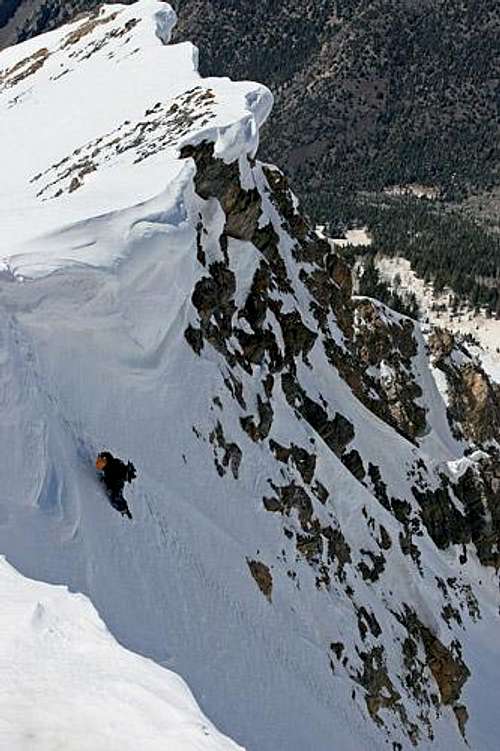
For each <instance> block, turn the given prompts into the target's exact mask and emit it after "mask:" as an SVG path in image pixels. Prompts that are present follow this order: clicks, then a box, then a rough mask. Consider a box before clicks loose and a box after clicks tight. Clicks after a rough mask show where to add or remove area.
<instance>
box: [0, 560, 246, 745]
mask: <svg viewBox="0 0 500 751" xmlns="http://www.w3.org/2000/svg"><path fill="white" fill-rule="evenodd" d="M0 597H1V600H2V613H1V615H0V628H1V633H2V638H1V640H0V674H1V676H2V680H1V684H0V748H2V749H5V751H7V750H8V751H55V749H59V748H60V749H64V751H98V750H101V749H102V751H128V750H130V751H138V749H141V751H165V749H168V751H238V749H240V751H242V749H241V747H240V746H237V745H236V744H235V743H233V742H232V741H230V740H228V739H226V738H224V737H223V736H222V735H221V734H220V733H219V732H218V731H217V730H216V729H215V728H214V727H213V725H212V724H211V723H210V722H209V721H208V720H207V719H206V718H205V717H204V716H203V715H202V713H201V712H200V710H199V708H198V707H197V705H196V703H195V701H194V699H193V697H192V695H191V693H190V691H189V689H188V688H187V686H186V684H185V683H184V681H182V680H181V679H180V678H179V677H178V676H177V675H175V673H172V672H171V671H169V670H166V669H165V668H162V667H160V666H159V665H156V664H155V663H154V662H152V661H151V660H148V659H146V658H145V657H141V656H139V655H136V654H133V653H132V652H128V651H127V650H126V649H124V647H122V646H120V645H119V644H118V643H117V642H116V641H115V639H114V638H113V637H112V636H111V634H110V633H109V632H108V630H107V629H106V627H105V625H104V623H103V622H102V620H101V619H100V618H99V616H98V614H97V613H96V611H95V609H94V607H93V606H92V605H91V604H90V602H89V601H88V599H87V598H86V597H84V596H83V595H80V594H70V593H69V592H68V591H67V589H66V588H65V587H56V586H54V585H50V584H42V583H40V582H35V581H31V580H29V579H26V578H24V577H23V576H21V575H20V574H19V573H18V572H17V571H15V570H14V569H13V568H12V567H11V566H9V564H8V563H6V561H5V559H4V558H0Z"/></svg>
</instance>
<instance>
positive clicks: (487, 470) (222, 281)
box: [182, 143, 500, 747]
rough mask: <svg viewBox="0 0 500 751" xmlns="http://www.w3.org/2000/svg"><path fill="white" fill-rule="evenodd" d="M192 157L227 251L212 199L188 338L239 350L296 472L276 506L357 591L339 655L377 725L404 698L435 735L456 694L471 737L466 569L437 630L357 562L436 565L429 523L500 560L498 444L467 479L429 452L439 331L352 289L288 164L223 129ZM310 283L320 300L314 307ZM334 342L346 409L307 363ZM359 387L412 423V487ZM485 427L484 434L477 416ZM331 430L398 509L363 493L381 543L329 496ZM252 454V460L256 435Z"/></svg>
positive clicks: (266, 436)
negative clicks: (282, 433)
mask: <svg viewBox="0 0 500 751" xmlns="http://www.w3.org/2000/svg"><path fill="white" fill-rule="evenodd" d="M182 157H183V158H192V159H194V161H195V163H196V168H197V173H196V177H195V186H196V192H197V194H198V196H200V197H201V198H202V199H203V202H206V203H205V205H207V204H210V205H212V204H213V201H214V200H215V201H216V202H217V203H218V205H219V206H220V207H221V209H222V212H223V221H222V222H219V226H220V228H221V229H220V237H219V256H218V259H217V260H210V255H211V254H212V257H213V255H214V253H213V248H212V249H211V250H210V249H209V247H208V238H209V237H211V230H210V227H208V226H206V225H205V221H206V220H205V218H204V215H203V209H202V210H201V211H200V213H199V224H198V260H199V262H200V270H201V276H200V279H199V281H198V282H197V283H196V286H195V288H194V291H193V294H192V299H191V301H192V305H193V309H194V311H195V316H194V318H193V319H191V323H190V324H189V325H188V327H187V329H186V332H185V336H186V340H187V342H188V343H189V345H190V346H191V348H192V349H193V351H194V352H195V353H196V355H197V356H199V357H203V356H204V355H205V352H206V348H207V347H208V348H210V347H213V348H215V349H216V351H217V352H218V353H219V355H220V356H221V357H222V361H223V362H224V363H225V365H226V366H227V373H226V376H225V384H226V387H227V389H228V391H229V392H230V394H231V397H232V398H233V399H234V400H235V401H236V402H237V403H238V405H239V407H240V408H241V410H242V412H243V414H242V417H241V418H240V424H241V427H242V429H243V430H244V432H245V433H246V434H247V436H248V437H249V438H250V440H251V441H252V442H254V443H256V444H259V445H260V446H261V447H262V451H268V452H269V454H270V455H271V456H272V457H273V459H274V460H275V461H276V462H277V463H278V466H280V465H281V466H282V468H283V469H281V475H282V479H281V481H280V480H278V479H276V478H271V477H270V478H269V480H268V484H269V492H268V493H267V494H266V495H265V496H264V497H263V499H262V504H263V508H264V509H265V510H266V511H267V512H269V513H270V514H271V515H272V516H273V517H274V518H276V517H277V518H281V519H282V521H283V534H284V537H285V538H286V540H287V541H289V542H292V543H293V544H294V546H295V556H296V560H297V561H301V560H302V561H304V563H305V564H306V565H307V566H308V567H309V568H310V569H311V570H312V571H313V572H314V577H315V578H314V581H315V586H316V588H317V589H318V590H319V591H323V592H331V591H342V592H343V593H344V597H346V598H347V602H348V603H350V606H351V607H352V613H353V617H354V618H355V623H356V624H357V632H358V635H359V636H358V640H357V645H356V647H355V652H356V655H357V658H356V661H355V662H357V666H355V664H354V663H352V662H351V658H350V657H348V656H347V655H346V653H345V651H344V645H343V642H332V645H333V646H332V648H331V649H332V652H331V658H330V664H331V669H332V671H334V673H337V672H338V671H339V670H342V671H345V672H346V673H347V675H348V676H349V678H350V680H351V681H352V682H353V684H355V685H357V686H359V687H361V689H362V690H363V692H364V701H365V704H366V709H367V712H368V715H369V716H370V717H371V718H372V720H373V721H374V723H375V724H376V725H377V726H379V727H380V728H381V729H383V730H384V731H387V728H388V725H387V713H391V714H392V715H393V716H394V717H395V718H396V719H397V722H398V723H399V725H400V727H402V728H404V732H405V734H406V738H407V740H408V741H409V743H410V744H411V745H418V743H419V741H420V740H422V739H423V737H427V738H428V739H430V740H432V738H433V737H434V730H433V723H434V719H433V718H434V717H435V715H436V714H437V713H439V711H440V710H439V706H440V704H442V705H444V706H446V705H451V706H452V708H453V712H454V718H455V720H456V723H457V732H458V733H459V734H462V736H463V737H464V738H465V737H466V722H467V717H468V712H467V708H466V706H464V705H463V704H460V703H459V701H460V697H461V691H462V688H463V686H464V684H465V683H466V682H467V680H468V679H469V676H470V671H469V668H468V667H467V664H466V662H465V661H464V659H463V656H462V653H461V647H460V633H458V634H457V630H456V627H457V626H459V627H460V628H462V626H463V624H464V622H465V619H470V620H471V622H473V621H475V620H476V618H477V617H480V613H479V610H478V605H477V601H476V600H475V597H474V594H473V592H472V590H471V589H470V587H469V585H460V584H458V583H457V582H456V580H454V579H453V577H449V578H448V584H446V583H445V582H444V581H443V580H441V579H439V577H436V580H435V582H434V586H435V592H437V593H438V597H439V598H440V599H441V616H440V617H441V619H442V622H443V624H445V626H446V628H447V629H451V630H453V633H454V639H447V638H446V634H438V632H437V631H436V624H435V623H434V624H433V625H432V626H431V625H430V624H425V623H424V622H423V621H422V620H421V617H420V615H419V614H418V613H416V612H415V611H413V610H411V611H410V610H409V609H408V608H407V609H406V610H405V607H406V606H404V607H403V610H402V611H401V612H403V613H404V615H398V613H397V612H396V610H398V609H399V610H401V607H402V605H401V604H400V606H399V608H398V609H396V610H390V611H386V614H385V621H381V620H380V618H379V617H377V616H376V615H375V613H374V612H372V611H371V610H370V609H369V608H367V607H366V606H365V605H364V604H362V601H360V599H359V597H358V596H357V595H356V585H354V584H353V579H352V576H353V573H354V572H355V576H356V577H360V578H361V580H362V581H363V582H364V583H365V586H369V587H370V586H371V587H374V586H381V587H382V588H383V587H384V584H383V582H384V580H385V578H386V576H387V575H388V566H389V570H390V568H391V565H393V564H389V561H390V560H391V556H392V555H393V554H396V553H397V554H398V555H402V556H403V558H405V559H406V560H407V561H408V564H407V565H410V566H413V567H414V572H415V573H414V575H415V576H416V577H420V578H421V579H422V580H423V579H424V578H425V567H426V561H425V557H424V554H423V552H422V548H421V541H422V539H423V538H424V537H426V536H428V537H429V538H430V539H431V540H432V541H433V544H434V545H435V546H436V547H437V548H439V549H442V550H445V549H449V548H450V547H453V546H457V548H458V550H461V551H462V553H461V555H462V558H463V562H465V561H466V560H467V553H466V549H467V547H468V546H469V544H473V545H474V546H475V549H476V551H477V553H478V555H479V558H480V560H481V561H482V562H483V563H484V564H485V565H494V566H498V554H497V550H498V543H499V537H498V519H499V514H498V492H499V484H500V483H499V480H498V474H497V467H498V465H497V464H496V460H495V459H494V458H493V457H492V456H490V457H489V459H488V460H487V461H486V463H484V462H483V464H482V465H479V464H477V463H476V464H475V465H474V467H473V469H471V470H470V472H468V473H465V474H463V475H462V476H461V477H460V478H458V480H456V478H451V479H450V477H448V476H447V474H446V472H445V471H443V469H442V468H440V467H439V466H438V463H436V464H435V463H434V462H433V459H431V458H430V457H428V456H426V454H425V453H424V452H421V450H420V445H421V443H423V442H424V441H425V440H426V436H427V435H428V434H429V433H431V432H432V430H433V427H432V423H431V422H429V410H428V408H427V406H426V399H427V398H429V397H428V393H427V392H428V388H429V387H428V384H426V383H425V380H424V379H423V373H422V367H423V362H422V357H425V344H424V342H423V340H422V337H421V335H420V334H419V332H418V331H417V326H416V324H415V323H414V322H412V321H410V320H409V319H406V318H404V317H402V316H398V315H397V314H395V313H393V312H392V311H390V310H388V309H387V308H385V307H384V306H383V305H381V304H379V303H377V302H375V301H373V300H367V299H358V298H353V297H352V284H351V273H350V269H349V267H348V266H346V264H345V262H344V261H343V260H342V259H341V258H340V257H338V256H337V255H336V254H335V253H333V252H332V250H331V248H330V247H329V245H328V244H327V243H325V242H324V241H322V240H320V239H318V238H317V237H315V235H314V234H313V233H312V232H311V230H310V228H309V227H308V225H307V222H306V220H305V219H304V218H303V217H302V216H301V215H300V213H299V212H298V211H297V205H296V202H295V199H294V197H293V195H292V193H291V191H290V189H289V186H288V183H287V180H286V178H285V177H284V176H283V175H282V174H281V173H280V172H279V171H278V170H276V169H275V168H271V167H269V166H265V167H264V166H261V165H259V164H258V163H253V162H250V161H249V162H248V165H247V172H246V177H245V187H244V185H243V182H242V179H241V173H240V172H239V171H238V168H237V166H236V165H235V164H233V165H226V164H222V163H220V162H218V161H217V160H216V159H214V156H213V153H212V148H211V146H210V145H209V144H206V143H204V144H201V145H199V146H197V147H189V148H187V149H184V151H183V152H182ZM249 186H252V187H249ZM211 212H212V214H213V208H212V209H211ZM264 217H267V219H264ZM269 217H271V219H269ZM235 242H236V245H235ZM237 251H238V252H241V253H247V254H249V255H250V254H252V258H253V267H254V272H253V275H251V276H250V277H249V281H248V282H247V283H246V289H247V292H246V294H245V295H242V294H241V293H240V292H239V289H240V286H241V280H240V279H239V277H238V272H235V271H233V264H232V261H233V254H234V253H236V252H237ZM245 273H246V274H247V275H248V271H246V272H245ZM304 299H305V300H307V301H308V302H307V305H306V306H305V307H304V302H303V301H304ZM301 301H302V302H301ZM432 346H433V347H434V351H435V352H437V351H440V352H441V354H440V357H441V358H449V356H450V353H451V352H452V350H453V342H451V341H450V340H449V338H448V337H447V335H443V336H441V338H440V339H439V344H438V343H437V339H436V342H435V343H434V344H433V345H432ZM319 358H322V362H323V365H322V366H321V367H324V364H325V363H326V365H327V368H328V369H329V372H330V375H329V378H331V379H332V381H333V382H336V383H338V388H339V389H341V392H342V394H344V395H345V396H346V399H345V409H344V411H343V410H342V409H341V408H340V405H341V402H342V398H340V399H339V400H338V402H337V403H338V405H339V407H338V408H337V407H336V406H332V404H330V403H329V402H328V400H327V399H326V398H325V397H324V395H323V394H322V392H321V391H319V390H318V391H316V392H315V389H314V387H313V388H312V389H311V380H310V378H309V377H308V376H307V373H314V372H315V368H319V367H320V366H319ZM476 376H477V377H476V378H472V377H471V376H470V374H469V371H468V370H465V371H464V372H461V371H460V377H461V382H462V383H463V384H464V387H463V388H464V389H467V390H468V393H470V394H471V397H470V398H471V399H472V396H474V399H475V400H476V401H475V404H482V405H484V409H486V408H487V407H486V404H490V403H491V402H490V401H489V400H490V399H492V398H493V396H492V395H493V393H494V392H493V387H492V386H491V384H489V383H488V382H487V380H486V379H485V380H483V378H482V376H481V374H479V375H478V374H476ZM478 379H479V380H478ZM250 383H253V384H254V386H253V388H254V392H253V394H250V392H249V384H250ZM424 384H425V389H426V390H424ZM346 389H347V390H346ZM314 392H315V393H314ZM486 392H487V394H488V396H485V393H486ZM332 393H333V394H334V393H335V390H333V391H331V392H330V396H331V395H332ZM278 394H281V395H282V396H283V397H284V404H285V405H286V408H287V409H288V410H289V411H290V413H291V415H294V416H295V418H296V419H297V420H299V421H300V422H303V423H305V424H306V425H307V426H308V430H310V431H311V438H310V445H309V446H307V447H306V446H304V445H297V444H296V443H294V442H290V443H288V444H287V443H284V442H283V440H282V439H281V440H278V439H277V438H276V437H275V435H276V434H275V430H276V426H275V420H276V414H277V411H278V412H280V411H281V410H282V409H283V406H280V407H279V409H278V407H277V399H278ZM347 394H349V397H348V398H347ZM352 399H354V400H355V402H356V403H357V404H358V405H360V406H359V407H358V408H356V409H364V410H365V415H371V419H376V420H379V421H382V423H383V424H385V425H386V432H387V431H389V432H388V433H387V435H389V434H392V435H394V436H399V437H398V439H397V440H398V441H401V440H403V441H404V440H405V439H406V441H407V444H406V445H407V446H408V455H409V456H410V455H411V456H413V459H412V460H411V461H409V463H408V464H407V465H406V467H403V466H401V471H402V472H405V473H406V481H407V489H406V491H405V492H403V494H402V495H401V491H400V494H399V495H398V494H396V493H395V492H394V487H395V486H394V482H392V483H391V481H390V479H389V474H388V472H387V468H386V466H385V460H384V459H383V460H382V462H381V463H380V464H377V463H376V462H375V461H370V455H371V452H372V450H373V446H372V447H371V448H370V447H369V446H367V444H366V443H364V444H363V441H362V438H361V436H360V433H359V431H358V429H357V428H356V426H355V424H354V422H353V420H352V419H350V411H351V407H349V406H348V404H349V403H351V404H352V402H351V400H352ZM278 401H279V399H278ZM252 404H253V405H254V406H253V408H252ZM361 405H362V406H361ZM464 405H465V406H464V407H463V410H462V413H461V414H462V419H463V420H464V424H467V425H469V426H470V428H469V429H470V430H474V428H473V427H472V425H473V423H472V413H473V411H474V410H475V407H473V406H472V402H467V403H465V402H464ZM430 417H431V418H432V415H430ZM476 417H477V414H476ZM366 419H370V418H368V417H366ZM474 434H475V435H476V436H478V437H479V436H480V435H484V433H480V432H478V431H477V429H475V432H474ZM467 435H470V433H468V434H467ZM449 440H450V441H451V440H452V437H451V434H450V437H449ZM319 444H321V445H322V446H325V447H326V449H327V451H329V452H331V455H333V456H334V457H337V458H338V459H340V461H341V462H342V464H343V465H344V467H345V468H346V470H347V471H348V472H349V473H350V474H351V475H352V477H353V478H354V479H355V481H356V482H357V483H359V487H360V488H363V489H366V488H369V489H370V490H371V492H373V494H374V496H375V497H376V498H377V500H378V502H379V504H380V507H381V508H383V509H384V513H386V514H387V515H388V517H389V518H391V519H392V522H391V525H392V529H391V531H389V530H388V529H387V528H386V526H385V525H384V524H381V523H377V522H376V512H375V511H374V510H372V511H370V510H369V508H368V507H366V506H364V507H363V510H362V515H363V518H364V521H365V523H366V528H367V529H368V530H370V535H371V544H370V545H366V546H363V545H360V541H359V540H356V538H355V537H353V536H352V535H350V534H349V533H347V532H346V529H345V528H344V527H343V525H342V523H341V520H340V518H339V517H338V516H337V515H336V514H335V512H334V513H331V512H330V511H328V510H329V509H334V508H335V504H336V490H335V487H330V486H329V484H328V482H324V481H323V480H322V478H321V475H320V472H318V470H319V467H320V462H319V457H320V456H322V453H321V452H320V451H319ZM387 450H388V451H390V448H388V449H387ZM374 454H375V452H374ZM238 456H240V454H239V453H238ZM229 461H230V460H229V459H226V464H228V463H229ZM241 462H242V463H244V462H245V450H244V448H243V444H242V445H241ZM283 478H287V479H286V481H283ZM325 512H327V514H326V517H325ZM487 519H488V521H486V520H487ZM283 554H284V551H283ZM247 562H248V567H249V570H250V573H251V575H252V576H253V578H254V579H255V581H256V583H257V585H258V586H259V588H260V589H261V591H262V593H263V594H264V595H265V597H266V598H267V599H268V600H269V601H270V602H271V601H273V602H274V598H273V597H272V592H273V591H274V589H275V587H276V576H277V575H278V574H277V572H276V571H274V572H273V574H271V570H270V568H269V565H268V562H267V563H263V562H262V561H259V560H248V561H247ZM288 566H289V568H288V569H287V576H288V577H289V578H290V579H291V580H292V581H294V582H297V586H299V579H298V576H297V571H296V570H295V569H294V567H292V566H290V563H288ZM462 586H463V587H464V588H462ZM387 619H389V620H392V621H393V622H394V623H397V624H399V627H401V628H402V629H403V632H404V633H405V636H403V635H402V636H401V652H400V663H399V664H400V670H402V671H403V673H402V675H403V679H402V681H401V679H400V678H398V679H397V678H396V674H395V673H394V664H393V663H392V667H391V661H392V659H393V658H389V657H388V652H387V648H388V645H387V642H386V641H385V639H386V634H387V633H388V632H387ZM351 654H352V653H351ZM409 697H412V701H416V702H417V703H418V704H419V706H420V707H421V711H420V714H419V715H418V717H416V716H413V717H412V716H411V711H410V710H409V706H410V704H409ZM395 747H397V744H396V746H395Z"/></svg>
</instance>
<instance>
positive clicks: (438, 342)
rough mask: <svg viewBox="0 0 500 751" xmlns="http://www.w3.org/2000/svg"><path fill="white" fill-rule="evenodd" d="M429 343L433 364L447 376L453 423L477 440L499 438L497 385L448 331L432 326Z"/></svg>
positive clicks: (455, 427)
mask: <svg viewBox="0 0 500 751" xmlns="http://www.w3.org/2000/svg"><path fill="white" fill-rule="evenodd" d="M429 346H430V350H431V354H432V356H433V358H434V362H435V365H436V367H437V368H439V369H440V370H441V371H442V372H443V373H444V375H445V377H446V380H447V384H448V389H449V407H448V414H449V420H450V423H451V425H452V427H454V429H455V430H456V431H457V432H458V433H459V434H460V435H462V436H463V437H464V438H465V439H467V440H471V441H474V442H475V443H477V444H481V443H484V442H486V441H494V440H498V438H499V436H500V386H499V385H498V384H495V383H493V382H492V381H491V380H490V379H489V378H488V376H487V375H486V373H485V372H484V370H483V369H482V368H481V367H480V365H479V364H478V363H477V362H475V361H474V360H473V359H472V358H471V357H470V355H469V354H468V352H467V350H466V349H465V348H464V346H463V345H460V344H459V343H458V342H457V341H456V338H455V337H454V336H453V335H452V334H451V333H450V332H449V331H443V330H441V329H435V330H434V332H433V333H432V335H431V336H430V338H429Z"/></svg>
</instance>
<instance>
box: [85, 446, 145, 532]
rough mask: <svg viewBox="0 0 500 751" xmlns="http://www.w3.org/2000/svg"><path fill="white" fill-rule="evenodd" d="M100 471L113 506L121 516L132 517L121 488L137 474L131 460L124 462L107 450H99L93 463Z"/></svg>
mask: <svg viewBox="0 0 500 751" xmlns="http://www.w3.org/2000/svg"><path fill="white" fill-rule="evenodd" d="M95 466H96V469H97V471H98V472H100V476H101V481H102V483H103V484H104V487H105V488H106V494H107V496H108V498H109V500H110V502H111V505H112V506H113V508H115V509H116V510H117V511H119V512H120V514H121V515H122V516H127V517H128V518H129V519H132V514H131V513H130V509H129V507H128V503H127V501H126V500H125V498H124V497H123V488H124V485H125V483H126V482H132V480H133V479H134V477H136V476H137V472H136V471H135V467H134V465H133V464H132V462H128V463H127V464H125V463H124V462H122V461H121V459H116V458H115V457H114V456H113V455H112V454H110V453H109V451H101V453H100V454H99V455H98V457H97V459H96V463H95Z"/></svg>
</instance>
